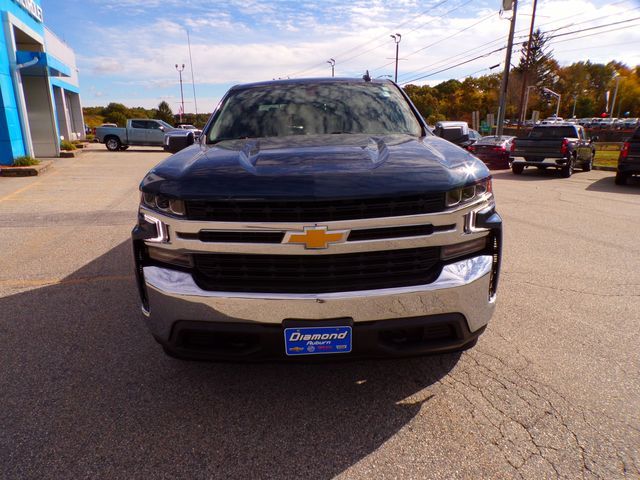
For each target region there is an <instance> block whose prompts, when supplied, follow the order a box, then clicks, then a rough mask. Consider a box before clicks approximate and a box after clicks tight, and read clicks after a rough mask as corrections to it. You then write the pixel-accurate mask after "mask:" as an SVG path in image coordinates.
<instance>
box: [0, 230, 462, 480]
mask: <svg viewBox="0 0 640 480" xmlns="http://www.w3.org/2000/svg"><path fill="white" fill-rule="evenodd" d="M130 250H131V249H130V244H129V242H124V243H122V244H120V245H119V246H117V247H115V248H114V249H112V250H111V251H109V252H108V253H106V254H105V255H103V256H101V257H99V258H97V259H96V260H94V261H93V262H91V263H90V264H87V265H86V266H85V267H83V268H82V269H80V270H78V271H77V272H75V273H74V274H72V275H71V276H69V277H68V278H66V279H65V280H64V281H63V282H61V283H60V284H57V285H52V286H47V287H42V288H39V289H35V290H31V291H27V292H23V293H19V294H15V295H12V296H9V297H5V298H2V299H0V312H2V315H1V318H0V337H1V338H2V344H3V348H2V349H1V350H0V362H1V363H2V369H1V370H0V405H2V408H1V409H0V425H2V428H0V455H1V456H2V458H3V459H4V460H3V462H2V466H0V477H2V476H4V477H5V478H25V477H31V478H77V477H96V476H100V477H106V478H110V477H111V478H120V477H126V478H133V477H138V478H139V477H159V476H162V477H167V478H172V477H181V478H212V477H223V478H250V477H251V478H285V477H286V478H288V477H300V478H330V477H333V476H335V475H337V474H339V473H340V472H342V471H344V470H345V469H346V468H348V467H349V466H351V465H353V464H355V463H356V462H358V461H359V460H361V459H362V458H363V457H365V456H367V455H368V454H370V453H372V452H374V451H375V450H376V449H377V448H378V447H380V445H381V444H383V443H384V442H385V441H386V440H388V439H389V438H390V437H391V436H393V435H394V434H395V433H396V432H398V430H400V429H401V428H402V427H404V426H405V425H406V424H407V423H408V422H410V421H411V419H413V418H414V417H415V416H416V415H417V413H418V412H419V410H420V409H421V408H423V405H424V408H429V407H428V400H429V399H430V398H431V396H427V395H426V393H425V392H421V391H422V390H423V389H424V388H425V387H427V386H429V385H431V384H433V383H434V382H436V381H437V380H438V379H440V378H442V377H443V376H444V375H446V374H447V373H448V372H449V371H450V370H451V369H452V368H453V367H454V366H455V365H456V363H457V362H458V360H459V358H460V354H449V355H441V356H434V357H423V358H415V359H404V360H388V361H371V362H363V361H359V362H353V363H338V364H310V365H301V364H293V365H292V364H284V363H282V364H256V365H254V364H250V365H242V364H228V363H227V364H216V363H197V362H182V361H179V360H174V359H170V358H168V357H166V356H164V354H163V353H162V351H161V349H160V347H159V346H158V345H156V344H155V342H154V340H153V339H152V337H151V335H150V334H149V333H148V332H147V330H146V327H145V326H144V324H143V320H142V317H141V315H140V313H139V309H138V301H137V292H136V288H135V284H134V280H133V277H132V275H131V274H130V272H131V271H132V265H131V260H130V257H131V255H130ZM418 393H419V394H418ZM416 394H418V395H416ZM412 395H414V398H412V399H411V398H410V399H408V397H411V396H412ZM3 472H4V473H3Z"/></svg>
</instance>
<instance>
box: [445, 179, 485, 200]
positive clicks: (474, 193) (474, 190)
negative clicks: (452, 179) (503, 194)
mask: <svg viewBox="0 0 640 480" xmlns="http://www.w3.org/2000/svg"><path fill="white" fill-rule="evenodd" d="M492 192H493V190H492V186H491V177H487V178H485V179H482V180H480V181H479V182H476V183H474V184H472V185H467V186H466V187H460V188H456V189H455V190H449V191H448V192H447V199H446V202H447V203H446V204H447V207H456V206H459V205H464V204H466V203H470V202H472V201H474V200H476V199H477V198H478V197H481V196H482V195H484V194H485V193H492Z"/></svg>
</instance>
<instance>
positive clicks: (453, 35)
mask: <svg viewBox="0 0 640 480" xmlns="http://www.w3.org/2000/svg"><path fill="white" fill-rule="evenodd" d="M495 15H496V13H491V15H488V16H486V17H484V18H482V19H480V20H479V21H477V22H476V23H473V24H471V25H469V26H468V27H465V28H463V29H460V30H458V31H457V32H454V33H452V34H451V35H449V36H447V37H444V38H441V39H440V40H437V41H435V42H433V43H430V44H429V45H426V46H424V47H422V48H419V49H418V50H415V51H413V52H411V53H409V54H407V55H405V56H404V58H407V57H410V56H411V55H415V54H416V53H418V52H422V51H423V50H426V49H427V48H431V47H433V46H434V45H437V44H438V43H442V42H444V41H446V40H449V39H451V38H453V37H455V36H456V35H458V34H460V33H462V32H465V31H467V30H469V29H471V28H473V27H475V26H477V25H479V24H481V23H482V22H486V21H487V20H489V19H490V18H491V17H494V16H495ZM389 65H390V63H385V64H384V65H381V66H379V67H376V68H373V69H372V71H374V72H375V71H376V70H380V69H381V68H384V67H387V66H389ZM411 73H413V72H410V73H409V75H410V74H411Z"/></svg>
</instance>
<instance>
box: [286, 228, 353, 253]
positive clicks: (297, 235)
mask: <svg viewBox="0 0 640 480" xmlns="http://www.w3.org/2000/svg"><path fill="white" fill-rule="evenodd" d="M348 236H349V230H334V231H329V230H327V227H304V232H287V233H286V234H285V236H284V239H283V240H282V243H295V244H301V245H304V248H306V249H323V248H329V244H331V243H342V242H344V241H346V240H347V237H348Z"/></svg>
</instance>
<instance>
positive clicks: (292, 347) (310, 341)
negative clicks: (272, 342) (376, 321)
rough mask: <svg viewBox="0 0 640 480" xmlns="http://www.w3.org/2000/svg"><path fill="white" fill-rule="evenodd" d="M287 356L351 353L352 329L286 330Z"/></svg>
mask: <svg viewBox="0 0 640 480" xmlns="http://www.w3.org/2000/svg"><path fill="white" fill-rule="evenodd" d="M284 346H285V351H286V353H287V355H322V354H324V353H349V352H350V351H351V327H301V328H285V329H284Z"/></svg>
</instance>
